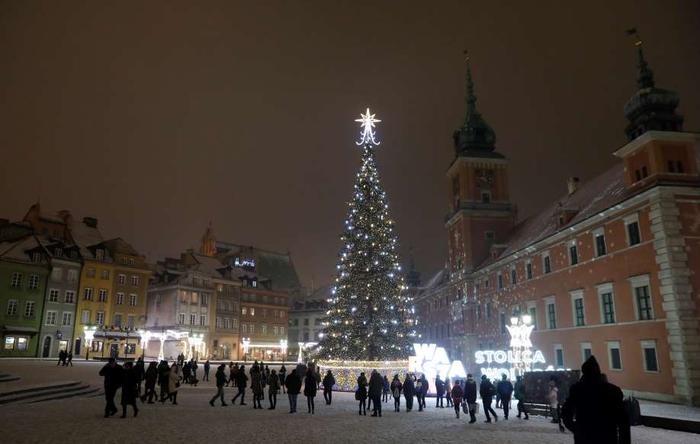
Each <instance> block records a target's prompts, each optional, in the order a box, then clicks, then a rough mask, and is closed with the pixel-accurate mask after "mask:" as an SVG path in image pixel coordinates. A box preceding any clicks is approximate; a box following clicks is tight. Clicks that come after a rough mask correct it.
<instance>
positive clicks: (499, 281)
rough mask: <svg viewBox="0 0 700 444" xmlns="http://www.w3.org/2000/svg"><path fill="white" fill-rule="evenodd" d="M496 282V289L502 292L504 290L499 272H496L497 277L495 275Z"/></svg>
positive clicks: (501, 275)
mask: <svg viewBox="0 0 700 444" xmlns="http://www.w3.org/2000/svg"><path fill="white" fill-rule="evenodd" d="M496 282H497V283H498V289H499V290H503V289H504V288H505V284H504V282H503V273H501V272H500V271H499V272H498V275H496Z"/></svg>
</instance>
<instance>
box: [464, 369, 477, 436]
mask: <svg viewBox="0 0 700 444" xmlns="http://www.w3.org/2000/svg"><path fill="white" fill-rule="evenodd" d="M476 392H477V390H476V381H474V377H473V376H472V375H471V373H470V374H468V375H467V381H466V382H465V383H464V402H466V403H467V409H468V411H469V424H474V423H475V422H476V406H477V403H476Z"/></svg>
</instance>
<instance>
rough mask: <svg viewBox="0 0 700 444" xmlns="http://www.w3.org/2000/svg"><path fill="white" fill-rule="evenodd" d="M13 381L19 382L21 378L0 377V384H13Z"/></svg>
mask: <svg viewBox="0 0 700 444" xmlns="http://www.w3.org/2000/svg"><path fill="white" fill-rule="evenodd" d="M12 381H19V376H12V375H0V382H12Z"/></svg>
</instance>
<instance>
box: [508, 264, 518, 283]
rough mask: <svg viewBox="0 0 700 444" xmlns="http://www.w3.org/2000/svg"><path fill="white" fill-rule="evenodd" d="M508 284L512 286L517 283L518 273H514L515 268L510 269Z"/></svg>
mask: <svg viewBox="0 0 700 444" xmlns="http://www.w3.org/2000/svg"><path fill="white" fill-rule="evenodd" d="M510 283H511V284H512V285H515V284H517V283H518V273H517V272H516V271H515V267H513V268H511V269H510Z"/></svg>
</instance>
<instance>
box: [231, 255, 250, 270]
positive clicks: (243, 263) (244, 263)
mask: <svg viewBox="0 0 700 444" xmlns="http://www.w3.org/2000/svg"><path fill="white" fill-rule="evenodd" d="M233 265H235V266H236V267H242V268H255V259H241V258H239V257H237V258H236V259H235V260H234V261H233Z"/></svg>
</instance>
